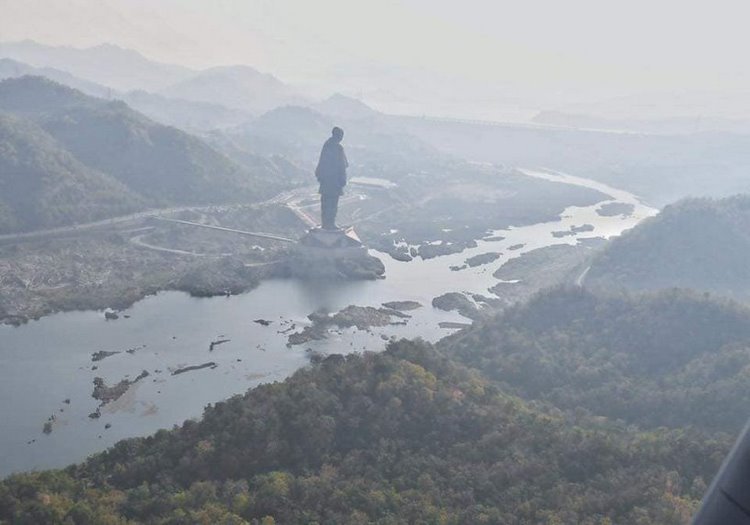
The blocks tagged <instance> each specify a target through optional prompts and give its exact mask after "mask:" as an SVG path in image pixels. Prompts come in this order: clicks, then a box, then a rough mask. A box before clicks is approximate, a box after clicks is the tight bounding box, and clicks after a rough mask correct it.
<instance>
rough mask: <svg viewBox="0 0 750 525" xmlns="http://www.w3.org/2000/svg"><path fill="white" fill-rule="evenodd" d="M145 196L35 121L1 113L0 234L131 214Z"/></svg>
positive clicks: (141, 204)
mask: <svg viewBox="0 0 750 525" xmlns="http://www.w3.org/2000/svg"><path fill="white" fill-rule="evenodd" d="M144 201H145V200H144V199H143V198H141V197H139V196H138V195H136V194H135V193H134V192H132V191H131V190H129V189H128V188H127V187H125V186H124V185H123V184H122V183H120V182H118V181H117V180H115V179H114V178H112V177H110V176H109V175H105V174H104V173H102V172H99V171H97V170H94V169H92V168H89V167H87V166H85V165H83V164H82V163H81V162H80V161H78V160H77V159H76V158H75V157H74V156H73V155H71V154H70V153H69V152H67V151H66V150H65V149H63V148H62V147H61V146H60V144H59V143H57V141H55V140H54V139H53V138H52V137H51V136H50V135H49V134H47V133H46V132H45V131H44V130H42V129H41V128H39V127H38V126H37V125H35V124H34V123H32V122H30V121H28V120H23V119H19V118H15V117H10V116H7V115H3V114H1V113H0V233H8V232H14V231H24V230H34V229H39V228H49V227H54V226H59V225H62V224H71V223H76V222H88V221H95V220H99V219H103V218H106V217H109V216H112V215H122V214H126V213H131V212H133V211H135V210H137V209H139V208H141V207H142V206H143V205H144Z"/></svg>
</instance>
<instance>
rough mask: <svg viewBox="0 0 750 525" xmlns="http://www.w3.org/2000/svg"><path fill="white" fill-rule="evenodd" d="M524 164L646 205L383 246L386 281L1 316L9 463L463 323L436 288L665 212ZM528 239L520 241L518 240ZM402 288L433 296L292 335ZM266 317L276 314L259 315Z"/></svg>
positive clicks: (67, 454) (75, 446)
mask: <svg viewBox="0 0 750 525" xmlns="http://www.w3.org/2000/svg"><path fill="white" fill-rule="evenodd" d="M524 173H526V175H528V176H532V177H540V178H544V179H547V180H553V181H558V182H563V183H567V184H574V185H579V186H585V187H588V188H592V189H596V190H599V191H601V192H603V193H605V194H607V195H609V196H610V197H611V200H610V201H606V202H618V203H624V204H630V205H632V206H633V212H632V213H631V214H629V215H627V216H625V215H618V216H613V217H603V216H600V215H599V214H598V213H597V212H596V210H597V209H598V208H599V207H600V206H601V205H602V204H605V203H606V202H605V203H598V204H596V205H594V206H586V207H575V206H574V207H570V208H567V209H566V210H565V211H564V212H563V213H562V215H561V217H560V218H559V220H556V221H552V222H546V223H539V224H534V225H530V226H523V227H517V228H510V229H508V230H498V231H497V232H494V234H493V236H502V237H504V239H503V240H501V241H479V242H478V246H477V247H476V248H472V249H470V250H465V251H464V252H462V253H460V254H453V255H448V256H443V257H438V258H434V259H429V260H426V261H423V260H421V259H415V260H414V261H411V262H408V263H405V262H398V261H394V260H393V259H391V258H390V257H389V256H387V255H385V254H378V253H374V252H373V253H374V254H375V255H377V256H379V257H380V258H381V260H382V261H383V262H384V263H385V265H386V279H384V280H380V281H374V282H350V283H337V284H336V285H335V287H333V286H324V285H320V284H318V285H315V284H311V283H307V282H303V281H297V280H281V279H279V280H270V281H266V282H263V283H262V284H261V285H260V286H259V287H258V288H256V289H255V290H252V291H251V292H248V293H246V294H242V295H237V296H232V297H214V298H209V299H205V298H204V299H199V298H192V297H190V296H188V295H187V294H183V293H178V292H164V293H159V294H157V295H155V296H151V297H148V298H146V299H143V300H142V301H139V302H138V303H136V304H135V305H133V306H132V307H131V308H130V309H128V310H126V311H123V312H121V317H120V319H118V320H116V321H105V320H104V317H103V314H102V312H95V311H87V312H67V313H60V314H55V315H50V316H48V317H45V318H43V319H40V320H38V321H34V322H31V323H28V324H26V325H23V326H20V327H10V326H0V421H2V424H1V425H0V476H4V475H7V474H9V473H12V472H17V471H21V470H30V469H42V468H51V467H61V466H65V465H67V464H70V463H73V462H77V461H80V460H82V459H84V458H85V457H86V456H88V455H90V454H92V453H94V452H98V451H101V450H103V449H105V448H107V447H109V446H111V445H112V444H114V443H115V442H117V441H118V440H120V439H123V438H127V437H133V436H142V435H147V434H150V433H153V432H155V431H156V430H158V429H161V428H171V427H172V426H173V425H175V424H180V423H182V422H183V421H184V420H185V419H189V418H196V417H199V416H200V415H201V413H202V410H203V407H204V406H205V405H207V404H209V403H215V402H217V401H220V400H222V399H226V398H227V397H230V396H232V395H235V394H241V393H244V392H245V391H246V390H247V389H248V388H251V387H253V386H255V385H258V384H260V383H263V382H269V381H275V380H282V379H283V378H285V377H287V376H289V375H290V374H292V373H294V371H296V370H298V369H299V368H300V367H303V366H305V365H306V364H307V362H308V357H307V354H306V352H305V350H306V349H308V348H311V349H313V350H317V351H320V352H323V353H346V352H352V351H362V350H382V349H383V348H384V346H385V339H386V338H388V337H392V336H396V337H410V338H413V337H422V338H424V339H426V340H428V341H435V340H437V339H439V338H441V337H443V336H445V335H448V334H449V333H451V331H452V330H450V329H441V328H439V327H438V323H439V322H441V321H459V322H467V319H465V318H463V317H461V316H460V315H458V314H456V313H449V312H443V311H440V310H437V309H434V308H432V307H431V306H430V303H431V301H432V299H433V298H434V297H436V296H438V295H441V294H443V293H445V292H449V291H464V292H469V293H479V294H483V295H489V296H491V294H490V293H489V292H488V288H490V287H491V286H493V285H494V284H496V283H497V280H496V279H495V278H493V277H492V273H493V272H494V271H495V270H496V269H497V268H498V267H500V266H501V265H502V264H503V263H505V262H506V261H507V260H509V259H510V258H512V257H517V256H519V255H521V254H522V253H524V252H527V251H530V250H533V249H536V248H542V247H545V246H550V245H553V244H575V243H576V242H578V240H580V239H586V238H594V237H611V236H613V235H619V234H620V233H621V232H622V231H624V230H626V229H629V228H631V227H633V226H634V225H635V224H637V223H638V222H639V221H640V220H642V219H643V218H645V217H648V216H651V215H653V214H655V213H656V210H654V209H652V208H649V207H648V206H645V205H644V204H642V203H641V202H640V201H639V200H638V199H637V198H636V197H635V196H634V195H632V194H630V193H628V192H624V191H622V190H618V189H615V188H611V187H609V186H606V185H603V184H601V183H597V182H594V181H590V180H587V179H581V178H577V177H572V176H569V175H564V174H559V173H555V172H551V171H530V170H525V171H524ZM583 224H590V225H592V226H593V227H594V229H593V230H592V231H587V232H582V233H578V234H577V235H576V236H567V237H563V238H556V237H554V236H553V235H552V232H555V231H563V230H569V229H570V228H571V227H573V226H581V225H583ZM520 244H522V245H523V247H521V248H520V249H516V250H508V247H510V246H514V245H520ZM487 252H501V253H502V256H501V257H500V258H499V259H498V260H497V261H495V262H493V263H492V264H488V265H483V266H478V267H475V268H467V269H465V270H462V271H460V272H455V271H451V270H450V267H451V266H461V265H462V264H463V262H464V260H465V259H466V258H468V257H471V256H473V255H477V254H482V253H487ZM395 300H399V301H402V300H412V301H418V302H419V303H421V304H422V305H424V306H423V307H422V308H419V309H417V310H414V311H412V312H409V314H410V315H412V316H413V317H412V318H411V319H409V320H408V322H407V324H406V325H393V326H387V327H383V328H373V329H372V330H370V331H358V330H356V329H349V330H341V331H339V332H338V333H333V334H331V337H330V338H328V339H326V340H323V341H315V342H311V343H309V344H304V345H299V346H293V347H288V346H287V344H286V343H287V335H288V331H289V330H290V329H291V328H292V326H293V325H294V326H296V329H297V330H299V329H301V328H302V327H304V326H306V325H309V324H310V323H309V321H308V320H307V315H308V314H310V313H311V312H314V311H317V310H320V309H325V310H327V311H330V312H335V311H338V310H340V309H342V308H344V307H345V306H347V305H350V304H355V305H361V306H379V305H380V304H381V303H383V302H386V301H395ZM125 316H128V317H127V318H126V317H125ZM257 319H263V320H268V321H271V324H270V325H268V326H264V325H262V324H259V323H256V322H254V321H255V320H257ZM280 332H287V333H280ZM222 339H228V340H229V341H228V342H226V343H222V344H220V345H217V346H215V347H214V349H213V350H210V349H209V348H210V343H211V342H212V341H217V340H222ZM102 350H104V351H119V352H120V353H118V354H115V355H112V356H110V357H107V358H105V359H102V360H100V361H92V354H93V353H94V352H98V351H102ZM127 350H131V351H130V352H128V351H127ZM207 362H214V363H215V364H216V366H215V367H213V368H204V369H200V370H194V371H190V372H186V373H182V374H179V375H172V371H174V370H176V369H179V368H182V367H184V366H190V365H200V364H203V363H207ZM143 370H146V371H148V372H149V375H148V376H147V377H145V378H144V379H141V380H140V381H138V382H137V383H135V384H133V385H132V386H131V387H130V388H129V389H128V390H127V392H126V393H125V395H123V396H122V397H120V398H119V399H117V400H116V401H114V402H111V403H109V404H106V405H104V406H103V407H102V408H101V416H100V417H99V418H96V419H92V418H90V417H89V414H91V413H93V412H95V411H96V409H97V407H98V405H99V402H98V401H97V400H95V399H94V398H92V395H91V394H92V390H93V380H94V378H95V377H101V378H103V379H104V380H105V381H106V382H107V384H108V385H113V384H116V383H117V382H118V381H120V380H122V379H124V378H127V379H131V380H132V379H135V378H136V377H137V376H138V375H139V374H140V373H141V372H142V371H143ZM51 416H54V420H53V422H52V425H51V428H52V431H51V433H49V434H45V433H43V432H42V429H43V426H44V423H45V422H46V421H48V419H49V418H50V417H51ZM106 426H109V428H105V427H106Z"/></svg>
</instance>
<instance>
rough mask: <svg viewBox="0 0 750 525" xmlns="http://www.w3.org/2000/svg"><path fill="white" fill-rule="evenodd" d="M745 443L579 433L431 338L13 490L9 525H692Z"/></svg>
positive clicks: (6, 510)
mask: <svg viewBox="0 0 750 525" xmlns="http://www.w3.org/2000/svg"><path fill="white" fill-rule="evenodd" d="M726 446H727V443H726V442H724V441H722V440H713V439H710V438H708V439H707V438H706V436H701V435H699V434H698V433H696V432H693V431H686V430H685V431H683V430H681V431H669V430H658V431H649V432H637V431H632V430H625V429H624V428H618V427H613V426H611V425H608V424H601V423H597V422H595V421H593V420H590V419H587V418H585V417H583V418H581V419H579V420H578V421H576V422H573V421H570V420H569V419H567V418H565V417H563V416H562V414H561V413H559V411H556V410H554V409H553V408H552V407H549V406H546V405H534V404H528V403H526V402H524V401H522V400H521V399H519V398H517V397H514V396H511V395H508V394H505V393H503V392H502V391H501V390H499V389H498V388H497V387H496V386H494V385H493V384H492V383H491V382H488V381H487V380H485V379H482V378H481V377H480V376H479V375H477V374H476V373H475V372H472V371H469V370H467V369H466V368H464V367H462V366H460V365H456V364H454V363H452V362H450V361H449V360H447V359H445V358H444V357H442V356H441V355H440V354H439V353H437V352H436V351H435V350H434V349H433V348H432V347H430V346H429V345H426V344H423V343H419V342H407V341H402V342H399V343H396V344H393V345H391V346H390V348H389V349H388V351H386V352H384V353H382V354H372V353H367V354H364V355H351V356H348V357H342V356H331V357H329V358H327V359H326V360H325V361H323V362H322V363H321V364H320V365H317V366H315V367H313V368H311V369H309V370H303V371H300V372H298V373H297V374H295V375H294V376H293V377H291V378H290V379H288V380H286V381H284V382H283V383H276V384H272V385H264V386H261V387H258V388H256V389H254V390H252V391H250V392H249V393H248V394H246V395H244V396H236V397H234V398H232V399H230V400H228V401H226V402H222V403H217V404H216V405H215V406H212V407H208V408H207V409H206V412H205V415H204V418H203V420H202V421H200V422H192V421H190V422H186V423H185V424H184V425H183V426H182V427H180V428H179V429H175V430H173V431H171V432H167V431H162V432H159V433H157V434H156V435H155V436H153V437H149V438H145V439H134V440H128V441H124V442H121V443H119V444H118V445H117V446H115V447H114V448H113V449H111V450H109V451H108V452H106V453H104V454H99V455H97V456H95V457H93V458H92V459H91V460H90V461H88V462H87V463H85V464H83V465H80V466H77V467H71V468H69V469H67V470H65V471H57V472H43V473H31V474H22V475H16V476H11V477H10V478H9V479H7V480H6V481H5V482H3V483H2V484H1V485H0V520H5V521H6V522H8V523H11V522H12V523H35V524H44V523H173V524H174V523H206V524H208V523H237V524H239V523H264V524H269V523H352V524H355V523H364V522H373V523H383V524H390V523H445V524H459V523H508V524H510V523H527V524H532V523H581V524H591V525H594V524H602V523H632V524H644V525H645V524H654V523H664V524H672V523H674V524H678V523H684V522H685V521H686V520H687V519H688V518H689V516H690V515H691V513H692V512H693V510H694V509H695V506H696V504H697V501H698V500H699V498H700V497H701V494H702V492H703V490H704V489H705V486H706V483H707V481H708V479H709V478H710V477H711V476H712V475H713V473H714V471H715V469H716V468H717V466H718V463H719V462H720V460H721V458H722V455H723V453H724V452H725V450H726Z"/></svg>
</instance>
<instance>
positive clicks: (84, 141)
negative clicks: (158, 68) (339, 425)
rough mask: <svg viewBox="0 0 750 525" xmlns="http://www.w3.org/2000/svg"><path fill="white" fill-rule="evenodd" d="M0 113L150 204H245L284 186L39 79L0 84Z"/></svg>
mask: <svg viewBox="0 0 750 525" xmlns="http://www.w3.org/2000/svg"><path fill="white" fill-rule="evenodd" d="M0 111H4V112H7V113H11V114H15V115H20V116H23V117H27V118H31V119H33V120H34V121H35V122H36V123H37V124H38V125H39V126H41V127H42V128H43V129H44V130H45V131H47V132H48V133H49V134H50V135H51V136H52V137H53V138H54V139H55V140H56V141H57V142H58V143H59V144H60V145H61V146H62V147H64V148H65V149H66V150H68V151H69V152H70V153H71V154H72V155H73V156H74V157H75V158H76V159H77V160H78V161H80V162H81V163H83V164H85V165H86V166H88V167H89V168H93V169H96V170H98V171H101V172H103V173H105V174H107V175H110V176H112V177H114V178H115V179H117V180H119V181H120V182H121V183H122V184H124V185H125V186H126V187H127V188H129V189H130V190H131V191H133V192H136V193H139V194H140V195H141V196H143V197H144V199H145V200H146V201H147V202H148V203H149V205H152V206H155V205H159V206H164V205H179V204H211V203H223V202H242V201H247V200H254V199H257V198H259V197H262V196H265V195H270V194H273V193H274V192H275V191H278V190H279V189H280V188H281V187H283V186H284V185H285V181H284V180H282V179H281V178H280V177H278V174H277V173H275V172H273V171H270V170H258V169H248V168H245V167H243V166H240V165H239V164H237V163H235V162H234V161H232V160H230V159H228V158H227V157H226V156H224V155H223V154H221V153H219V152H217V151H216V150H214V149H213V148H211V147H210V146H208V145H207V144H206V143H204V142H203V141H202V140H200V139H199V138H197V137H194V136H192V135H189V134H187V133H184V132H182V131H180V130H178V129H176V128H172V127H169V126H164V125H161V124H158V123H156V122H154V121H152V120H149V119H148V118H147V117H145V116H143V115H141V114H140V113H137V112H136V111H133V110H132V109H130V108H129V107H128V106H127V105H126V104H125V103H123V102H120V101H114V102H112V101H106V100H102V99H97V98H93V97H89V96H87V95H84V94H83V93H81V92H78V91H76V90H73V89H70V88H67V87H65V86H62V85H60V84H56V83H55V82H52V81H50V80H47V79H44V78H41V77H28V76H26V77H20V78H13V79H7V80H5V81H3V82H0Z"/></svg>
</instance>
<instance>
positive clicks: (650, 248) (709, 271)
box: [586, 195, 750, 300]
mask: <svg viewBox="0 0 750 525" xmlns="http://www.w3.org/2000/svg"><path fill="white" fill-rule="evenodd" d="M748 260H750V196H745V195H742V196H736V197H730V198H726V199H721V200H713V199H690V200H685V201H682V202H679V203H677V204H674V205H671V206H667V207H666V208H664V210H663V211H662V212H661V213H660V214H659V215H657V216H656V217H653V218H651V219H649V220H647V221H644V222H643V223H641V224H640V225H639V226H637V227H635V228H634V229H633V230H631V231H629V232H626V233H625V234H623V235H622V236H621V237H618V238H616V239H614V240H613V241H611V242H610V243H609V244H608V245H607V246H606V248H605V249H604V250H603V251H602V252H601V253H600V254H599V255H598V256H597V257H595V259H594V260H593V262H592V264H591V269H590V271H589V272H588V274H587V275H586V285H587V286H593V287H606V288H616V289H630V290H654V289H658V288H668V287H683V288H693V289H696V290H705V291H711V292H717V293H721V294H724V295H729V296H732V297H735V298H738V299H743V300H745V299H747V298H750V264H748Z"/></svg>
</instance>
